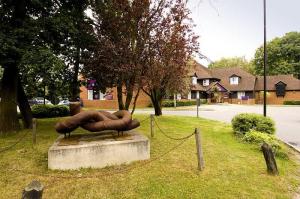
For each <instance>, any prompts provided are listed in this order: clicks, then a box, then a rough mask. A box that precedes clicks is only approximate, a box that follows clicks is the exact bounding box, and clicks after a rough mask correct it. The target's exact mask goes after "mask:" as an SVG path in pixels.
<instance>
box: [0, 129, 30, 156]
mask: <svg viewBox="0 0 300 199" xmlns="http://www.w3.org/2000/svg"><path fill="white" fill-rule="evenodd" d="M27 134H28V131H26V132H25V134H24V135H23V136H22V137H20V138H19V139H18V140H17V141H16V142H15V143H13V144H11V145H9V146H6V147H2V148H0V153H2V152H5V151H7V150H9V149H11V148H13V147H14V146H16V145H17V144H19V143H21V142H22V141H23V140H24V139H25V137H26V136H27Z"/></svg>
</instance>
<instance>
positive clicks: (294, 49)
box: [253, 32, 300, 77]
mask: <svg viewBox="0 0 300 199" xmlns="http://www.w3.org/2000/svg"><path fill="white" fill-rule="evenodd" d="M299 46H300V32H289V33H287V34H285V35H284V36H283V37H280V38H279V37H278V38H275V39H273V40H272V41H270V42H268V43H267V51H268V63H267V64H268V74H269V75H278V74H293V75H295V76H298V77H300V76H299V75H300V48H299ZM263 63H264V56H263V46H261V47H259V48H258V49H257V50H256V53H255V57H254V60H253V65H254V70H255V74H257V75H263Z"/></svg>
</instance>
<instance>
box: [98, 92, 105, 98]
mask: <svg viewBox="0 0 300 199" xmlns="http://www.w3.org/2000/svg"><path fill="white" fill-rule="evenodd" d="M99 100H105V94H104V93H102V92H101V91H99Z"/></svg>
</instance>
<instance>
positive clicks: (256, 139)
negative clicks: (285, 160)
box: [242, 130, 286, 157]
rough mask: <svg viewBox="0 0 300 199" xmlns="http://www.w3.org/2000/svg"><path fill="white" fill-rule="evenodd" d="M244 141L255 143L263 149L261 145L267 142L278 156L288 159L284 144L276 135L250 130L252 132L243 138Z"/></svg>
mask: <svg viewBox="0 0 300 199" xmlns="http://www.w3.org/2000/svg"><path fill="white" fill-rule="evenodd" d="M242 140H243V141H245V142H249V143H255V144H257V145H258V146H259V147H261V145H262V144H263V143H264V142H265V143H267V144H269V145H270V146H271V147H272V150H273V152H274V154H275V155H276V156H281V157H286V154H285V152H284V151H283V150H282V149H283V146H282V144H281V143H280V142H279V140H278V139H277V138H276V137H275V136H274V135H270V134H266V133H263V132H260V131H255V130H250V132H248V133H246V134H245V135H244V136H243V138H242Z"/></svg>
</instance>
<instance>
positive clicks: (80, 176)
mask: <svg viewBox="0 0 300 199" xmlns="http://www.w3.org/2000/svg"><path fill="white" fill-rule="evenodd" d="M187 140H188V139H185V140H181V142H179V143H178V144H176V145H175V146H173V147H171V148H170V149H168V150H167V151H166V152H164V153H162V154H160V155H158V156H157V157H155V158H152V159H151V160H148V161H144V162H142V163H139V164H138V165H136V166H132V167H129V168H125V169H122V170H115V171H110V172H105V173H102V174H98V175H82V174H78V175H51V174H41V173H40V174H38V173H34V172H28V171H24V170H20V169H10V170H9V171H11V172H18V173H21V174H24V175H32V176H40V177H46V178H56V179H95V178H101V177H108V176H112V175H116V174H123V173H127V172H129V171H131V170H133V169H138V168H142V167H144V166H147V165H149V164H151V163H152V162H155V161H157V160H160V159H162V158H163V157H164V156H166V155H167V154H169V153H171V152H172V151H174V150H176V149H177V148H179V147H180V146H181V145H183V144H184V143H185V142H186V141H187Z"/></svg>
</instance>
